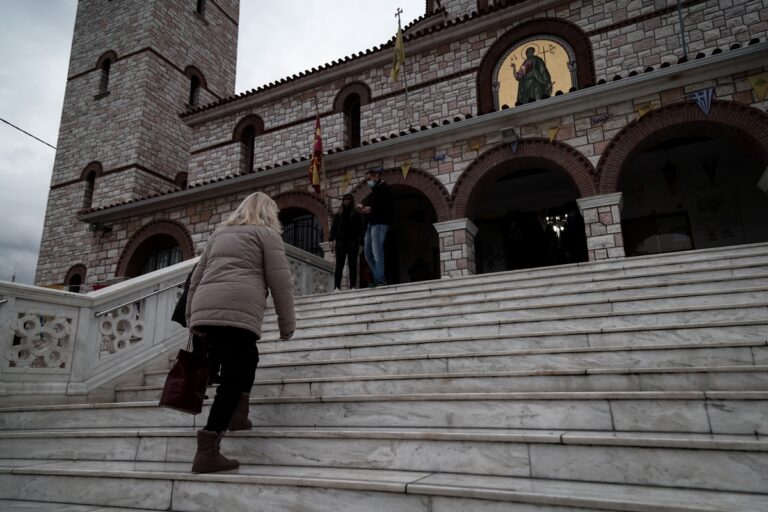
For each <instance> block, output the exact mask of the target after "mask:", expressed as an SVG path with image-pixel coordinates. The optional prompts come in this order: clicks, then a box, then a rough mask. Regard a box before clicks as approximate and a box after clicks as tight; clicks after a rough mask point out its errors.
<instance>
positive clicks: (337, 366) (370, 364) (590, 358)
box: [144, 342, 768, 386]
mask: <svg viewBox="0 0 768 512" xmlns="http://www.w3.org/2000/svg"><path fill="white" fill-rule="evenodd" d="M755 364H757V365H768V345H766V342H745V343H731V344H706V345H704V344H693V345H682V346H681V345H677V344H671V345H661V346H659V345H655V346H647V347H632V346H615V347H588V348H563V349H533V350H523V351H520V350H518V351H508V352H487V353H477V352H470V353H455V354H438V353H433V354H425V355H410V356H409V355H402V354H399V353H397V352H396V351H395V352H393V355H389V356H387V357H378V358H373V357H372V358H356V359H348V360H343V359H326V360H313V361H284V362H274V361H271V360H270V358H269V357H268V356H264V357H263V358H262V360H261V362H260V364H259V369H258V376H259V378H260V379H291V378H293V379H295V378H309V377H342V376H368V375H409V374H414V373H446V374H452V373H466V372H509V371H532V370H566V369H567V370H574V369H585V368H631V367H637V368H640V367H647V368H653V367H659V368H660V367H670V366H674V367H678V366H683V367H685V366H743V365H755ZM166 375H167V371H165V370H158V371H152V372H146V373H145V382H144V384H145V385H147V386H161V385H162V384H163V383H164V382H165V377H166Z"/></svg>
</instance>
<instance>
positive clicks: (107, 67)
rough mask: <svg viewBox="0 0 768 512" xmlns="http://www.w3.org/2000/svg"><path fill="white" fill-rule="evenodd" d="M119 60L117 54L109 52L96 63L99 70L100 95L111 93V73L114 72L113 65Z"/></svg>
mask: <svg viewBox="0 0 768 512" xmlns="http://www.w3.org/2000/svg"><path fill="white" fill-rule="evenodd" d="M116 60H117V54H116V53H115V52H113V51H108V52H106V53H105V54H104V55H102V56H101V57H99V60H98V61H97V62H96V68H97V69H98V70H99V90H98V94H103V93H106V92H108V91H109V73H110V71H111V70H112V63H113V62H115V61H116Z"/></svg>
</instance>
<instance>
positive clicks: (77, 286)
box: [64, 264, 87, 293]
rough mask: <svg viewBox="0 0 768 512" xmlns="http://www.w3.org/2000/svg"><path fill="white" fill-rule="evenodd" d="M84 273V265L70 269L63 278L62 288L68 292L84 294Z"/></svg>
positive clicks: (85, 271)
mask: <svg viewBox="0 0 768 512" xmlns="http://www.w3.org/2000/svg"><path fill="white" fill-rule="evenodd" d="M86 273H87V269H86V268H85V265H79V264H78V265H75V266H73V267H72V268H70V269H69V270H68V271H67V275H66V276H65V277H64V288H65V289H66V290H67V291H70V292H75V293H84V292H85V274H86Z"/></svg>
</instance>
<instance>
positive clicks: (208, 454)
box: [192, 430, 240, 473]
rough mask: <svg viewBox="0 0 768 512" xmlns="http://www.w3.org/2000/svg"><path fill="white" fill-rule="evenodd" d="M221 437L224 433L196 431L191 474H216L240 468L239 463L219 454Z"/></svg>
mask: <svg viewBox="0 0 768 512" xmlns="http://www.w3.org/2000/svg"><path fill="white" fill-rule="evenodd" d="M222 437H224V432H221V433H218V432H211V431H210V430H198V431H197V453H195V460H194V461H192V472H193V473H216V472H217V471H229V470H232V469H237V468H239V467H240V463H239V462H237V461H236V460H234V459H228V458H226V457H225V456H223V455H222V454H221V453H219V447H220V446H221V438H222Z"/></svg>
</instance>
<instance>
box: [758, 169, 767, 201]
mask: <svg viewBox="0 0 768 512" xmlns="http://www.w3.org/2000/svg"><path fill="white" fill-rule="evenodd" d="M757 188H759V189H760V190H762V191H763V192H765V193H766V194H768V167H766V168H765V170H764V171H763V175H762V176H760V179H759V180H758V182H757Z"/></svg>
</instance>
